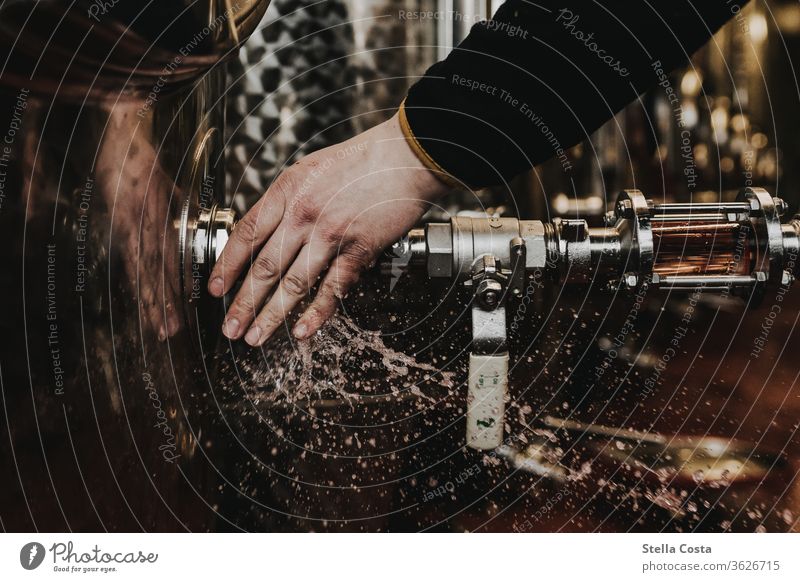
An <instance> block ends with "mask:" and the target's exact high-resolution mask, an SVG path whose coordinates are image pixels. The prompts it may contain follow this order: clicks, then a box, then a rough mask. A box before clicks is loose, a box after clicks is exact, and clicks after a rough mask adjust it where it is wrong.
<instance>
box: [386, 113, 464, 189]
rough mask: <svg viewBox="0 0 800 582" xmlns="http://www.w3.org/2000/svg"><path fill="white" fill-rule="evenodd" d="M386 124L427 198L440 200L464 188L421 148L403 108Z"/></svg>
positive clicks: (416, 184)
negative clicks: (455, 189) (453, 190)
mask: <svg viewBox="0 0 800 582" xmlns="http://www.w3.org/2000/svg"><path fill="white" fill-rule="evenodd" d="M386 124H387V126H388V127H387V129H388V131H389V132H390V133H391V134H392V135H393V136H394V138H395V139H396V140H397V144H398V146H397V149H398V150H399V151H398V155H400V156H402V158H403V160H404V163H405V164H406V165H407V167H409V168H412V169H413V170H414V174H413V179H414V182H415V186H417V189H418V190H419V191H420V193H422V194H423V195H425V198H428V199H434V198H438V197H440V196H443V195H444V194H446V193H447V192H449V191H450V190H452V189H454V188H463V187H464V184H461V183H460V182H459V181H458V180H456V179H455V178H454V177H452V176H450V175H449V174H448V173H447V172H445V171H444V170H443V169H442V168H440V167H439V166H438V165H437V164H436V162H435V161H433V159H431V158H430V157H429V156H428V155H427V154H426V153H425V151H424V150H423V149H422V148H421V147H420V146H419V144H418V143H417V141H416V139H415V138H414V136H413V134H412V133H411V132H410V129H409V128H408V126H407V123H406V121H405V116H404V114H403V109H402V106H401V108H400V110H399V111H398V112H397V113H395V114H394V115H393V116H392V117H391V119H389V120H388V121H387V122H386Z"/></svg>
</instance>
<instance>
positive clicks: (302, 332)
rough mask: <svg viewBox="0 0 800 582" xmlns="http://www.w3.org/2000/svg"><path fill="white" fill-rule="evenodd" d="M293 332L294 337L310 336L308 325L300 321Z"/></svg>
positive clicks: (303, 337) (304, 337)
mask: <svg viewBox="0 0 800 582" xmlns="http://www.w3.org/2000/svg"><path fill="white" fill-rule="evenodd" d="M292 333H294V337H296V338H297V339H306V337H307V336H308V326H307V325H306V324H305V323H302V322H300V323H298V324H297V325H295V326H294V330H293V331H292Z"/></svg>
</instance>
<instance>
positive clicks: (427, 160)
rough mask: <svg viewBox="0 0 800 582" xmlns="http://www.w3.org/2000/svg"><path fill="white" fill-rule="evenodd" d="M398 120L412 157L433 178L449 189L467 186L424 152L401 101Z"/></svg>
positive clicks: (404, 104) (404, 103) (404, 102)
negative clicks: (423, 166)
mask: <svg viewBox="0 0 800 582" xmlns="http://www.w3.org/2000/svg"><path fill="white" fill-rule="evenodd" d="M397 113H398V114H399V118H400V130H401V131H402V132H403V135H404V136H405V138H406V141H407V142H408V145H409V147H410V148H411V151H413V152H414V155H416V156H417V158H419V161H420V162H422V163H423V164H424V165H425V167H427V168H428V169H429V170H431V172H432V173H433V175H434V176H436V177H437V178H438V179H439V180H441V181H442V182H444V183H445V184H447V185H448V186H450V187H451V188H466V187H467V185H466V184H464V183H462V182H460V181H459V180H458V179H456V178H455V177H454V176H452V175H450V174H449V173H448V172H447V171H445V169H444V168H442V167H441V166H440V165H439V164H437V163H436V160H434V159H433V158H432V157H431V156H430V154H428V152H426V151H425V148H423V147H422V145H420V143H419V141H418V140H417V138H416V136H414V132H413V131H411V126H410V125H409V123H408V117H406V100H405V99H403V102H402V103H401V104H400V108H399V109H398V110H397Z"/></svg>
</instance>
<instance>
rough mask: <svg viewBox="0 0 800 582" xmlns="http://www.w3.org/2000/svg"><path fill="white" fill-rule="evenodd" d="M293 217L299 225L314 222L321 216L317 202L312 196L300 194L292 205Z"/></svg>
mask: <svg viewBox="0 0 800 582" xmlns="http://www.w3.org/2000/svg"><path fill="white" fill-rule="evenodd" d="M290 213H291V217H292V219H293V220H294V222H295V224H296V225H298V226H302V225H306V224H314V223H316V222H317V220H318V219H319V216H320V211H319V208H318V207H317V203H316V202H315V201H314V200H313V199H312V198H311V196H308V195H303V194H300V195H299V196H298V197H297V198H295V199H294V200H293V201H292V204H291V205H290Z"/></svg>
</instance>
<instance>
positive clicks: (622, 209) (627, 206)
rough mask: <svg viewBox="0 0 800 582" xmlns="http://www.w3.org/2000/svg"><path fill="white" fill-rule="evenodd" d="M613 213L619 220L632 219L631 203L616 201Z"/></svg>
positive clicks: (628, 201)
mask: <svg viewBox="0 0 800 582" xmlns="http://www.w3.org/2000/svg"><path fill="white" fill-rule="evenodd" d="M615 212H616V213H617V216H619V217H620V218H633V202H631V201H630V200H620V201H618V202H617V206H616V207H615Z"/></svg>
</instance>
